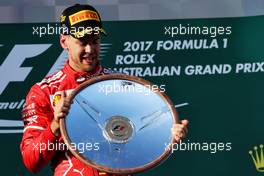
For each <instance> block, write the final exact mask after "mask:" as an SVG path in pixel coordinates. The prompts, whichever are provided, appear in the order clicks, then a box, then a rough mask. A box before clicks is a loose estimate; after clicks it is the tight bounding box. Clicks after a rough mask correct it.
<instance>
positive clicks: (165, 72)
mask: <svg viewBox="0 0 264 176" xmlns="http://www.w3.org/2000/svg"><path fill="white" fill-rule="evenodd" d="M114 70H116V71H118V72H121V73H124V74H128V75H132V76H140V77H144V76H174V75H180V73H181V66H170V67H169V66H164V67H161V66H159V67H146V68H142V67H124V68H114Z"/></svg>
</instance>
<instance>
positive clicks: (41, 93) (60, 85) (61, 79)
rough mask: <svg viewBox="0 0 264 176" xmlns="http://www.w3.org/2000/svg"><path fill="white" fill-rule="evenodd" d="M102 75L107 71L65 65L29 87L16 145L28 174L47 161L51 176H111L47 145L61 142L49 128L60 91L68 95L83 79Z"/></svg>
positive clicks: (68, 152) (99, 68) (63, 150)
mask: <svg viewBox="0 0 264 176" xmlns="http://www.w3.org/2000/svg"><path fill="white" fill-rule="evenodd" d="M106 73H109V70H107V69H104V68H102V67H101V66H100V65H98V66H97V67H96V69H95V71H94V72H92V73H87V72H76V71H74V70H73V69H72V68H71V67H70V65H69V63H68V62H67V63H66V64H65V66H64V68H63V69H61V70H60V71H58V72H56V73H54V74H53V75H51V76H48V77H46V78H44V79H43V80H42V81H41V82H39V83H37V84H35V85H34V86H32V88H31V89H30V91H29V93H28V95H27V97H26V105H25V106H24V108H23V110H22V118H23V121H24V134H23V138H22V142H21V144H20V150H21V153H22V158H23V161H24V164H25V165H26V167H27V168H28V169H29V170H30V171H31V172H38V171H39V170H40V169H41V168H42V167H43V166H45V165H47V164H48V163H49V162H51V168H52V170H53V171H54V175H55V176H110V175H111V174H107V173H104V172H100V171H98V170H96V169H93V168H91V167H88V166H86V165H85V164H83V163H82V162H80V161H79V160H78V159H77V158H75V157H74V156H73V155H72V154H71V153H70V151H69V150H66V149H62V150H61V149H58V148H56V149H54V148H52V147H49V145H50V144H58V143H63V140H62V138H61V136H60V137H55V136H54V135H53V133H52V132H51V129H50V123H51V121H52V120H53V118H54V116H53V112H54V110H53V108H54V106H55V105H56V102H57V101H58V100H59V98H60V95H61V93H62V91H65V93H66V95H68V94H69V93H70V92H71V91H73V90H74V89H75V88H76V87H77V86H78V85H79V84H81V83H82V82H84V81H85V80H87V79H89V78H91V77H93V76H96V75H99V74H106ZM53 146H55V145H53ZM57 146H59V145H57Z"/></svg>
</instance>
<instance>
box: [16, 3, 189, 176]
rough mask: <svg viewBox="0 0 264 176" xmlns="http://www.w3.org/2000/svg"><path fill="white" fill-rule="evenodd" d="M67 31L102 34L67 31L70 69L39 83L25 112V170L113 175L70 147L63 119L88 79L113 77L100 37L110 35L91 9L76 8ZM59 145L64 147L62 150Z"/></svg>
mask: <svg viewBox="0 0 264 176" xmlns="http://www.w3.org/2000/svg"><path fill="white" fill-rule="evenodd" d="M61 24H62V26H64V27H65V26H66V27H67V28H69V27H75V28H78V27H87V26H93V27H94V26H96V29H97V30H94V33H92V34H91V31H89V30H84V31H78V32H75V33H72V32H70V33H67V32H68V31H66V32H65V31H64V32H65V33H62V34H61V36H60V44H61V46H62V48H64V49H65V50H66V51H67V52H68V56H69V57H68V61H67V63H66V64H65V66H64V68H63V69H61V70H60V71H58V72H56V73H54V74H53V75H51V76H48V77H46V78H44V79H43V80H42V81H41V82H39V83H37V84H35V85H34V86H33V87H32V88H31V90H30V91H29V93H28V95H27V97H26V105H25V107H24V108H23V110H22V118H23V121H24V134H23V138H22V141H21V144H20V150H21V153H22V158H23V161H24V164H25V166H26V167H27V168H28V170H30V171H31V172H38V171H39V170H40V169H41V168H43V167H44V166H46V165H47V164H48V163H49V162H51V168H52V170H53V171H54V175H55V176H110V175H113V174H108V173H104V172H100V171H98V170H96V169H94V168H91V167H89V166H87V165H85V164H83V163H82V162H81V161H79V160H78V159H77V158H76V157H75V156H73V155H72V154H71V153H70V151H69V150H67V148H65V147H61V146H63V145H59V144H64V143H63V141H62V137H61V134H60V124H59V120H60V119H61V118H65V117H66V115H67V113H68V112H69V109H70V104H71V102H69V100H68V99H67V96H68V95H69V94H70V93H71V92H72V91H73V90H74V89H75V88H76V87H77V86H78V85H79V84H81V83H82V82H84V81H85V80H87V79H89V78H91V77H93V76H97V75H100V74H106V73H109V70H107V69H104V68H102V66H101V65H100V63H99V52H100V36H99V34H98V33H97V32H98V31H99V32H100V33H104V30H103V29H102V24H101V19H100V16H99V14H98V12H97V11H96V10H95V9H94V8H93V7H92V6H89V5H79V4H77V5H74V6H71V7H69V8H67V9H65V10H64V11H63V13H62V15H61ZM187 124H188V121H187V120H183V121H182V122H181V124H177V125H176V126H174V127H173V129H172V133H173V135H174V138H175V140H176V141H178V142H179V140H181V139H182V138H183V137H185V135H186V133H187ZM58 146H59V147H58Z"/></svg>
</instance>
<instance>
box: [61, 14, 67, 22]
mask: <svg viewBox="0 0 264 176" xmlns="http://www.w3.org/2000/svg"><path fill="white" fill-rule="evenodd" d="M65 18H66V16H64V15H61V16H60V21H61V23H62V22H64V21H65Z"/></svg>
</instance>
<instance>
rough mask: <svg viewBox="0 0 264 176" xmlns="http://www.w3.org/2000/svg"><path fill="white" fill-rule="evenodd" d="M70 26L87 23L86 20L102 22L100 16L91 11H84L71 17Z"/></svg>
mask: <svg viewBox="0 0 264 176" xmlns="http://www.w3.org/2000/svg"><path fill="white" fill-rule="evenodd" d="M69 19H70V24H71V25H74V24H76V23H79V22H82V21H86V20H96V21H100V19H99V16H98V14H97V13H96V12H95V11H91V10H82V11H80V12H77V13H74V14H72V15H70V16H69Z"/></svg>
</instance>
